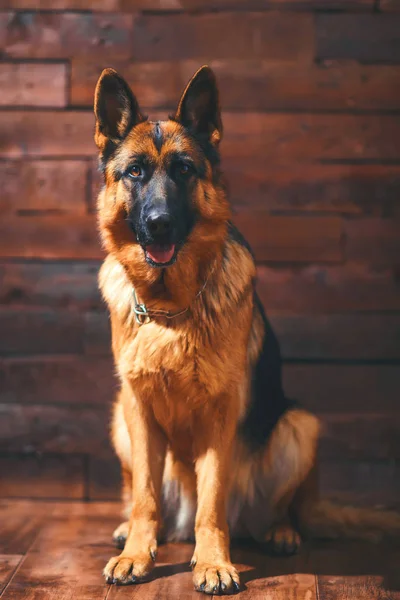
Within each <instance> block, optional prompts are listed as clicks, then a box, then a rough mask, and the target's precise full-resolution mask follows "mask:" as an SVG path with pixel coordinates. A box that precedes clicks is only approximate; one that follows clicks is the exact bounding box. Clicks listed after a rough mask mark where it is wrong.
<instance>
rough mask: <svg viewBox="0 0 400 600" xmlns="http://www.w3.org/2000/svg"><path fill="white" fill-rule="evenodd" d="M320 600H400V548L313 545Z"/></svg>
mask: <svg viewBox="0 0 400 600" xmlns="http://www.w3.org/2000/svg"><path fill="white" fill-rule="evenodd" d="M311 564H312V568H313V570H314V572H315V573H316V576H317V587H318V600H400V571H399V564H400V548H399V547H396V546H392V545H390V544H384V545H383V544H361V543H359V542H350V541H337V542H335V543H333V542H318V543H314V544H313V548H312V552H311Z"/></svg>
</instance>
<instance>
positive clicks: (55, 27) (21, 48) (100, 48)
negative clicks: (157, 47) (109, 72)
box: [0, 11, 132, 60]
mask: <svg viewBox="0 0 400 600" xmlns="http://www.w3.org/2000/svg"><path fill="white" fill-rule="evenodd" d="M131 35H132V16H130V15H124V14H109V15H100V14H92V13H57V12H54V13H51V12H43V13H41V12H37V11H32V12H10V13H9V14H8V16H7V23H6V29H5V32H4V36H3V38H4V41H3V42H2V44H1V46H0V47H1V50H2V52H3V54H4V56H5V57H6V58H20V59H21V58H28V59H32V58H36V59H52V60H53V59H56V58H57V59H65V58H68V57H69V56H71V55H74V56H79V55H81V56H90V55H92V56H97V57H98V56H102V57H103V58H104V59H105V60H107V59H108V57H109V55H110V53H112V54H113V56H115V57H116V58H117V57H120V58H129V57H130V56H131Z"/></svg>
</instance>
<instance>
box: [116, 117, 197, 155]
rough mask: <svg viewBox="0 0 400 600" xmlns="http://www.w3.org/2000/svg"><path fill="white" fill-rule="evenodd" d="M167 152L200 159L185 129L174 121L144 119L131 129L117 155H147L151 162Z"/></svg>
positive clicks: (167, 153)
mask: <svg viewBox="0 0 400 600" xmlns="http://www.w3.org/2000/svg"><path fill="white" fill-rule="evenodd" d="M169 154H182V155H187V156H190V157H192V158H193V160H195V161H196V160H201V156H200V152H199V149H198V148H197V146H196V144H195V143H193V140H192V138H191V137H190V136H189V135H188V134H187V133H186V131H185V129H184V128H183V127H182V125H180V124H179V123H177V122H176V121H172V120H169V121H145V122H143V123H140V124H139V125H137V126H136V127H134V128H133V129H132V131H131V132H130V133H129V135H128V136H127V138H126V140H125V142H124V144H123V146H122V148H121V151H120V153H119V156H120V158H121V159H126V160H129V157H130V156H135V155H140V156H148V157H149V158H150V159H151V160H152V161H153V162H162V161H163V160H164V159H165V158H166V157H167V156H168V155H169Z"/></svg>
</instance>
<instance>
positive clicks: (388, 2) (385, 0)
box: [379, 0, 400, 12]
mask: <svg viewBox="0 0 400 600" xmlns="http://www.w3.org/2000/svg"><path fill="white" fill-rule="evenodd" d="M379 8H380V9H381V10H383V11H386V10H387V11H396V12H400V1H399V0H379Z"/></svg>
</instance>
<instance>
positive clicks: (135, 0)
mask: <svg viewBox="0 0 400 600" xmlns="http://www.w3.org/2000/svg"><path fill="white" fill-rule="evenodd" d="M383 1H388V2H396V1H397V0H383ZM4 2H5V6H4V8H6V9H10V8H16V9H20V10H21V9H23V10H27V9H39V10H50V9H52V10H93V11H99V12H101V11H104V12H111V11H118V10H120V11H124V12H136V11H141V10H146V11H157V12H158V13H159V12H162V11H168V12H170V11H182V10H188V11H190V10H196V11H197V10H235V9H237V10H244V9H247V10H262V9H270V8H276V9H286V8H289V9H300V10H303V9H325V10H333V9H342V10H345V9H347V10H356V9H359V10H369V9H371V10H372V7H373V0H4Z"/></svg>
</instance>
